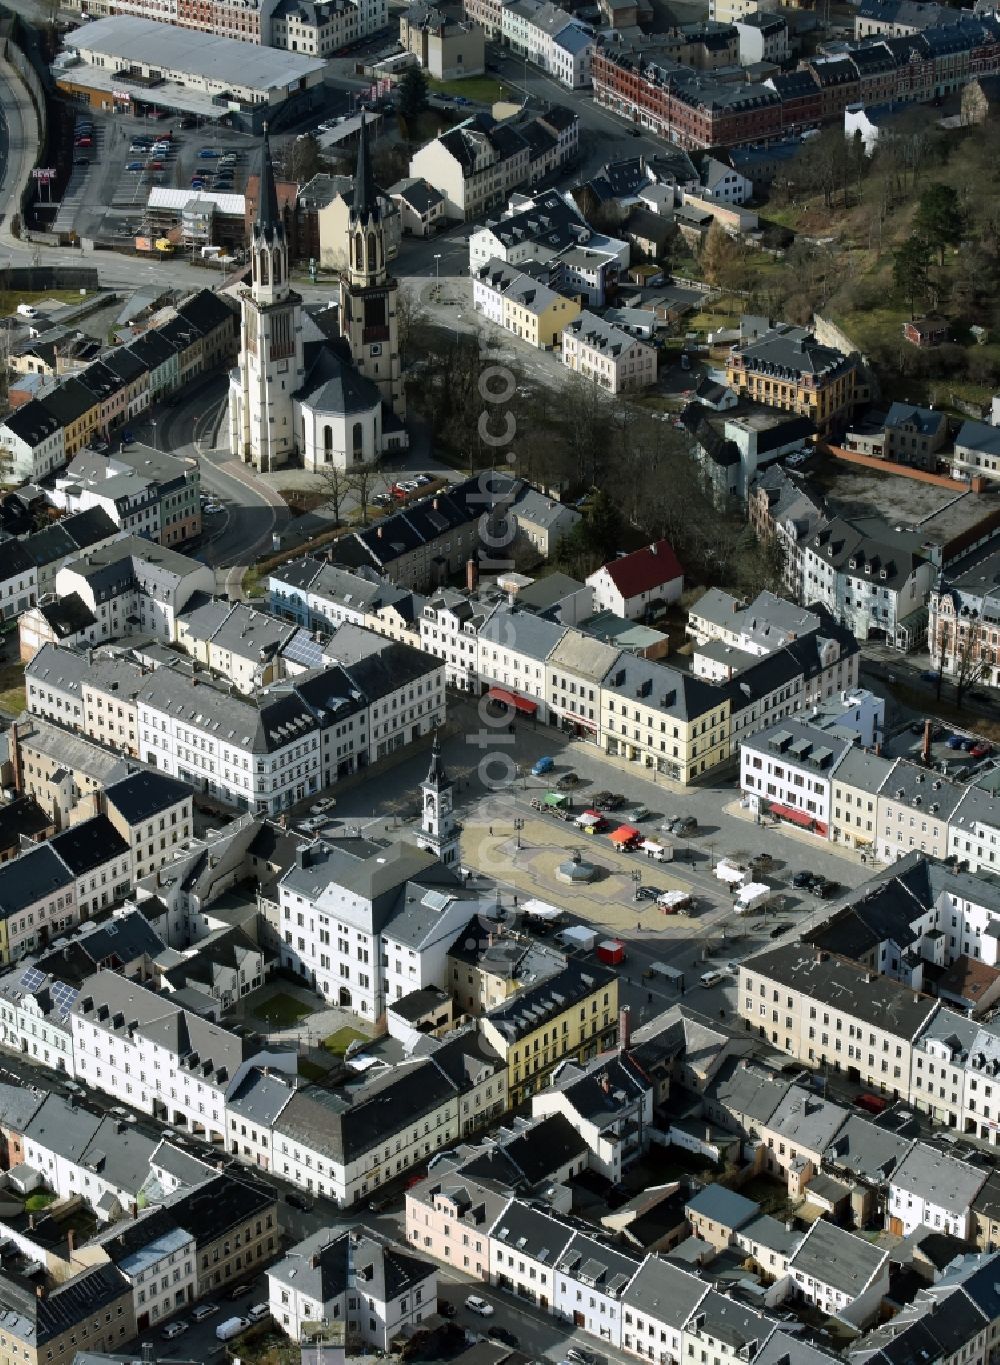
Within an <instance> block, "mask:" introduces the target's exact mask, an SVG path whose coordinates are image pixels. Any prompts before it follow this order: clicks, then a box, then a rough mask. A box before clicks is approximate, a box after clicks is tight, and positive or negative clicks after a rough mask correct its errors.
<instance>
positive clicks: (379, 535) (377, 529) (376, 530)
mask: <svg viewBox="0 0 1000 1365" xmlns="http://www.w3.org/2000/svg"><path fill="white" fill-rule="evenodd" d="M375 534H376V535H377V536H378V538H379V540H381V539H382V527H381V526H377V527H376V528H375Z"/></svg>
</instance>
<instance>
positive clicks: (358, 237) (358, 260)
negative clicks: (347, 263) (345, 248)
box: [354, 232, 365, 270]
mask: <svg viewBox="0 0 1000 1365" xmlns="http://www.w3.org/2000/svg"><path fill="white" fill-rule="evenodd" d="M354 267H355V269H356V270H364V268H365V239H364V235H363V234H362V233H360V232H358V233H356V234H355V237H354Z"/></svg>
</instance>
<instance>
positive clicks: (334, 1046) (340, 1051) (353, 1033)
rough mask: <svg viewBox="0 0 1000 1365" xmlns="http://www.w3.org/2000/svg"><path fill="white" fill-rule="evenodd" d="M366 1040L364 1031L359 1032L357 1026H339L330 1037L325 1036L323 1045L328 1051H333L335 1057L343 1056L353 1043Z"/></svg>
mask: <svg viewBox="0 0 1000 1365" xmlns="http://www.w3.org/2000/svg"><path fill="white" fill-rule="evenodd" d="M364 1041H365V1035H364V1034H363V1033H359V1032H358V1030H357V1029H356V1028H351V1027H350V1026H347V1027H345V1028H339V1029H338V1030H337V1032H336V1033H331V1034H330V1036H329V1038H324V1039H323V1046H324V1047H325V1048H326V1050H327V1052H332V1053H333V1055H334V1056H335V1057H343V1055H344V1053H345V1052H346V1051H347V1049H348V1048H349V1047H350V1045H351V1044H352V1043H354V1042H364Z"/></svg>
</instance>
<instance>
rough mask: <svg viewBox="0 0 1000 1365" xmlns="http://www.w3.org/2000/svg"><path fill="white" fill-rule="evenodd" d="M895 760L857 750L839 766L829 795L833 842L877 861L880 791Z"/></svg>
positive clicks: (850, 750) (847, 754)
mask: <svg viewBox="0 0 1000 1365" xmlns="http://www.w3.org/2000/svg"><path fill="white" fill-rule="evenodd" d="M891 770H892V759H891V758H882V757H881V755H879V754H874V753H869V752H868V751H867V750H865V749H859V748H857V747H854V748H852V749H848V751H847V753H846V754H845V755H844V757H843V758H842V759H841V760H840V762H839V763H838V764H837V767H836V769H835V770H834V774H833V781H832V786H831V791H830V838H831V840H832V841H833V843H835V844H846V845H847V847H848V848H853V849H856V850H857V851H858V852H859V853H864V854H865V856H866V857H867V856H868V854H869V853H870V854H871V856H872V858H873V859H874V854H875V840H876V837H877V829H878V819H877V814H878V796H877V792H878V789H879V787H881V785H882V783H883V782H884V781H885V779H886V778H887V777H888V775H889V773H890V772H891Z"/></svg>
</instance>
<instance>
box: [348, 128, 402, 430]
mask: <svg viewBox="0 0 1000 1365" xmlns="http://www.w3.org/2000/svg"><path fill="white" fill-rule="evenodd" d="M347 230H348V244H347V259H348V267H347V270H346V271H345V272H344V274H343V275H342V276H341V278H340V331H341V335H342V336H344V337H346V338H347V343H348V345H349V346H350V348H351V358H352V359H353V361H354V364H355V365H356V366H357V368H358V369H359V370H360V372H361V373H362V374H363V375H364V376H365V378H366V379H370V380H371V381H372V382H373V383H374V384H375V385H377V387H378V391H379V393H380V394H381V395H382V401H383V403H385V404H386V405H387V406H389V407H391V408H392V410H393V412H394V413H395V414H396V416H397V417H399V418H403V417H404V416H405V415H406V399H405V397H404V394H403V378H402V372H401V369H400V363H399V333H398V323H397V318H396V301H397V297H398V293H399V285H398V283H397V282H396V280H394V279H393V277H392V276H391V275H390V274H389V273H388V271H387V270H386V262H385V224H384V223H383V221H382V204H381V201H380V199H379V195H378V191H377V190H376V188H375V182H374V180H373V179H372V170H371V161H370V158H369V155H368V125H367V122H366V120H365V116H364V114H362V116H361V133H360V140H359V143H358V164H357V169H356V171H355V174H354V202H353V204H352V205H351V212H350V217H349V219H348V229H347Z"/></svg>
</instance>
